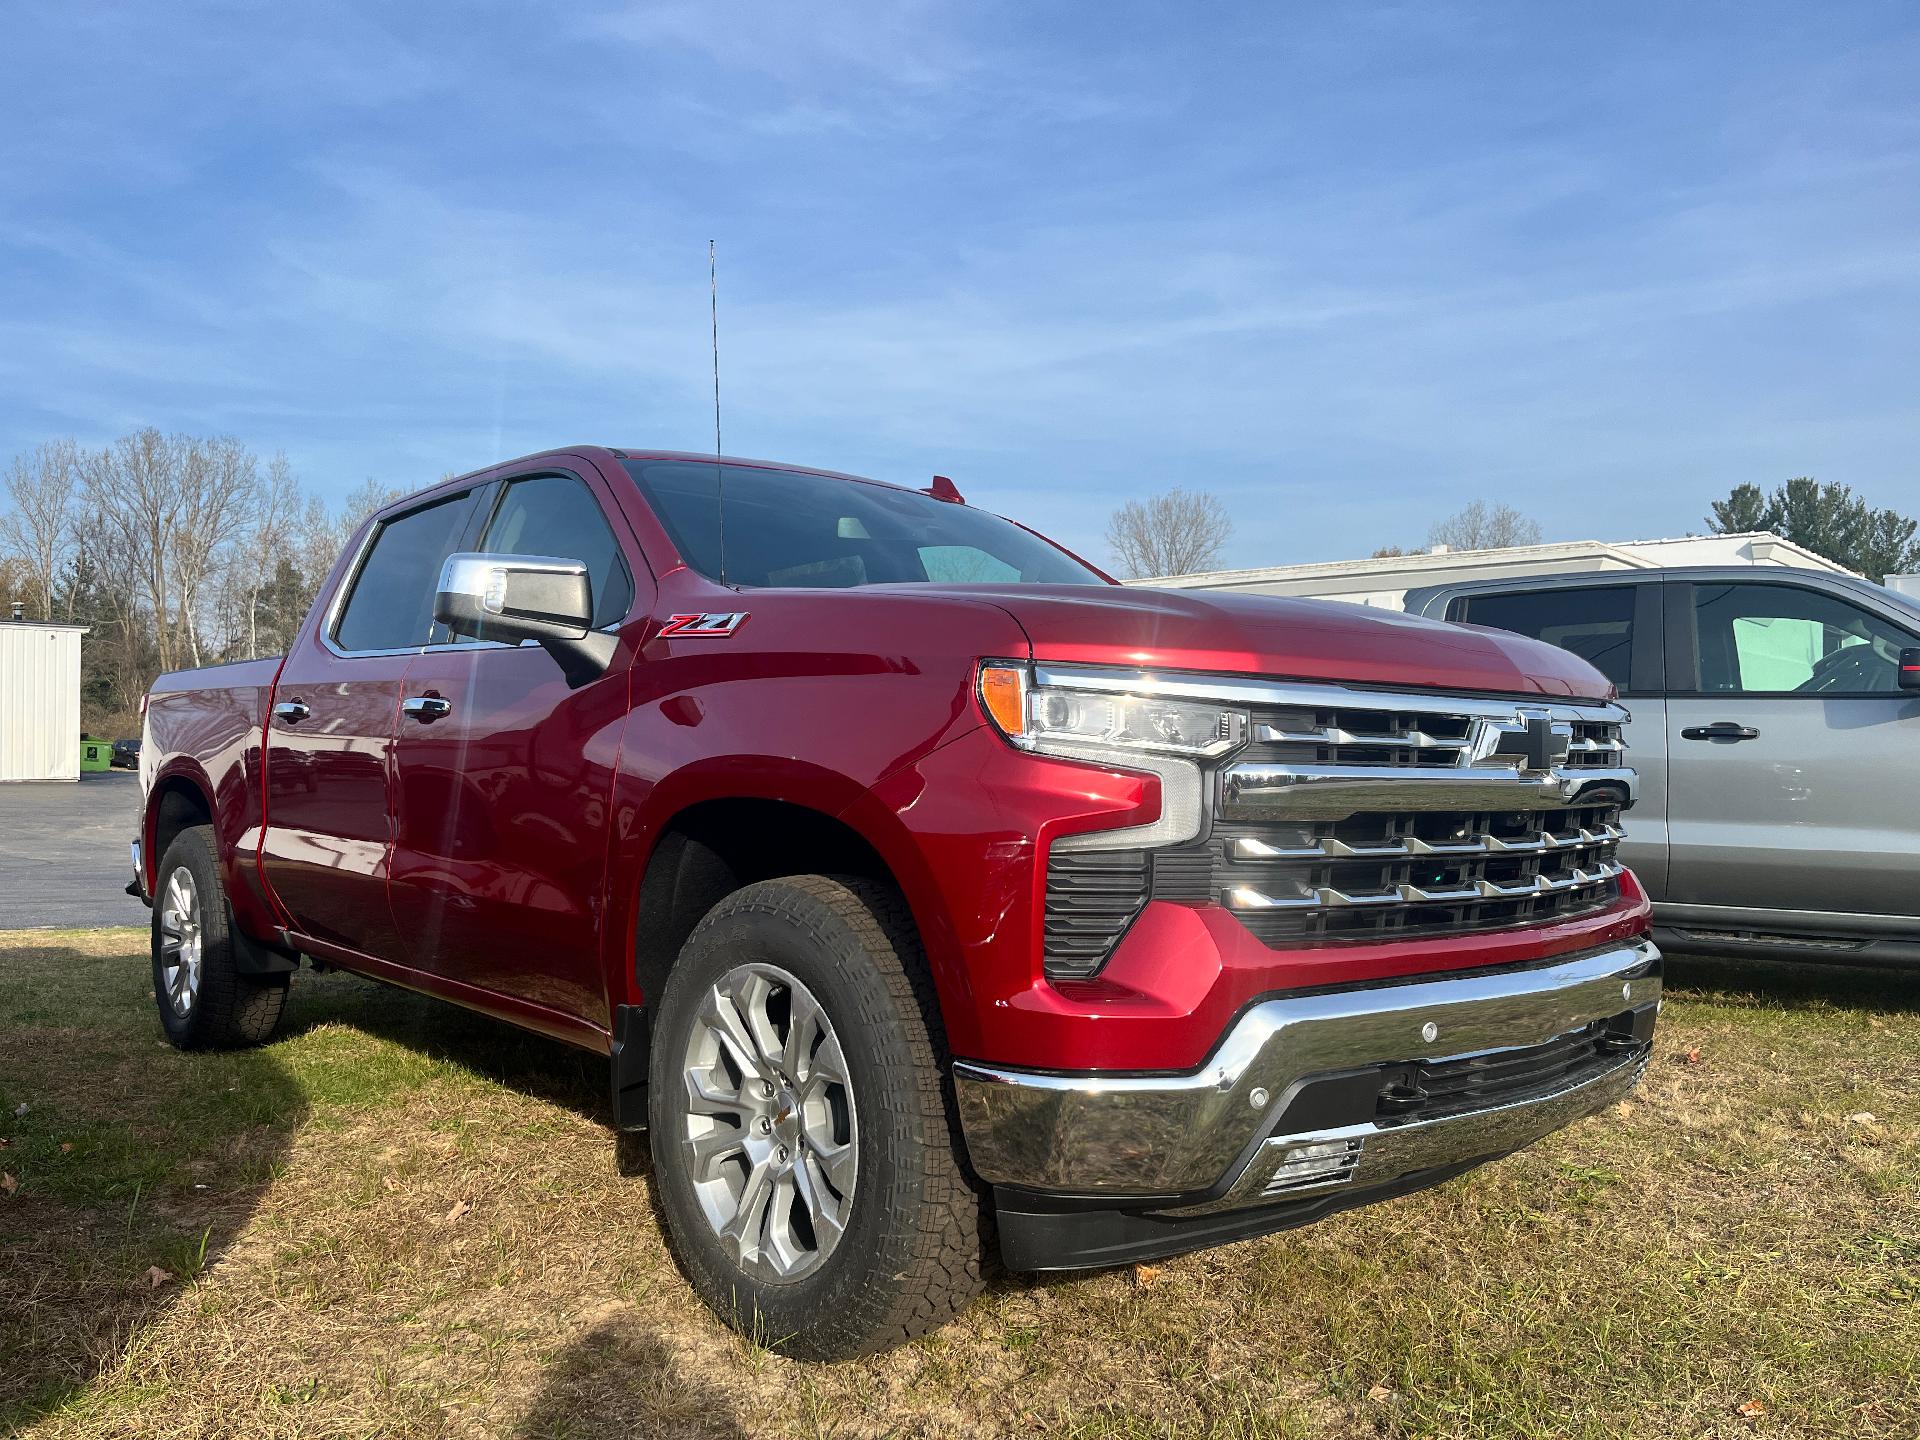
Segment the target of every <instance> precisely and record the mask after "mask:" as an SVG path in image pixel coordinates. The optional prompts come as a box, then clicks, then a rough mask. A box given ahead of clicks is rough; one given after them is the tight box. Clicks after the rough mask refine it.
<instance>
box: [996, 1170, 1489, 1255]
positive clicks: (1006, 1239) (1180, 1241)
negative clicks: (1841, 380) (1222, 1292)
mask: <svg viewBox="0 0 1920 1440" xmlns="http://www.w3.org/2000/svg"><path fill="white" fill-rule="evenodd" d="M1512 1153H1513V1152H1512V1151H1501V1152H1499V1153H1498V1154H1493V1155H1483V1156H1480V1157H1478V1158H1476V1159H1473V1160H1463V1161H1460V1162H1459V1163H1458V1164H1453V1165H1440V1166H1436V1167H1434V1168H1433V1169H1431V1170H1417V1171H1415V1172H1414V1173H1412V1174H1411V1175H1402V1176H1400V1177H1399V1178H1398V1179H1396V1180H1392V1181H1390V1182H1388V1183H1387V1184H1385V1185H1375V1186H1373V1187H1371V1188H1369V1189H1366V1190H1342V1191H1336V1192H1334V1193H1333V1194H1331V1195H1321V1196H1316V1197H1315V1198H1314V1199H1311V1200H1296V1201H1293V1202H1291V1203H1285V1204H1279V1205H1262V1206H1259V1207H1257V1208H1255V1209H1250V1210H1227V1211H1223V1212H1221V1213H1219V1214H1217V1215H1188V1216H1178V1215H1149V1214H1146V1213H1144V1212H1142V1211H1138V1210H1112V1209H1097V1208H1096V1209H1088V1208H1076V1207H1070V1206H1065V1205H1062V1206H1049V1205H1048V1204H1047V1202H1046V1201H1044V1200H1043V1199H1041V1198H1040V1197H1038V1196H1035V1195H1028V1194H1023V1193H1021V1192H1020V1191H1017V1190H1004V1189H1000V1188H998V1187H996V1188H995V1190H994V1216H995V1221H996V1224H997V1225H998V1227H999V1232H1000V1262H1001V1263H1002V1264H1003V1265H1005V1266H1006V1267H1007V1268H1008V1269H1009V1270H1014V1271H1035V1270H1096V1269H1105V1268H1109V1267H1111V1266H1115V1265H1136V1264H1139V1263H1140V1262H1142V1261H1146V1260H1162V1259H1165V1258H1166V1257H1167V1256H1169V1255H1184V1254H1186V1253H1187V1252H1188V1251H1189V1250H1205V1249H1208V1248H1210V1247H1211V1246H1214V1245H1228V1244H1231V1243H1233V1242H1234V1241H1236V1240H1252V1239H1254V1238H1256V1237H1257V1236H1261V1235H1272V1234H1274V1233H1275V1232H1277V1231H1281V1230H1292V1229H1294V1228H1296V1227H1297V1226H1301V1225H1311V1224H1312V1223H1313V1222H1314V1221H1316V1220H1324V1219H1326V1218H1327V1217H1328V1216H1329V1215H1337V1214H1339V1213H1340V1212H1341V1211H1342V1210H1351V1209H1353V1208H1354V1207H1355V1206H1359V1205H1371V1204H1373V1203H1374V1202H1375V1201H1377V1200H1391V1199H1393V1198H1394V1197H1395V1196H1399V1195H1411V1194H1412V1193H1413V1192H1414V1191H1416V1190H1426V1189H1429V1188H1431V1187H1432V1186H1435V1185H1440V1184H1444V1183H1445V1182H1446V1181H1448V1180H1451V1179H1452V1178H1453V1177H1454V1176H1456V1175H1463V1174H1465V1173H1466V1172H1467V1171H1469V1170H1471V1169H1473V1168H1474V1167H1475V1166H1476V1165H1483V1164H1485V1163H1486V1162H1487V1161H1489V1160H1498V1159H1500V1158H1501V1156H1502V1155H1509V1154H1512Z"/></svg>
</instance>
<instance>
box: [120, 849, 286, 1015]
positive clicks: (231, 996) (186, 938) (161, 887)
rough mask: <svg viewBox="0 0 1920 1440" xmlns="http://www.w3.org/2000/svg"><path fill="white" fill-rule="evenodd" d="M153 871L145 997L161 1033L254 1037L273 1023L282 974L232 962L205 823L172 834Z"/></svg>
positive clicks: (222, 893)
mask: <svg viewBox="0 0 1920 1440" xmlns="http://www.w3.org/2000/svg"><path fill="white" fill-rule="evenodd" d="M156 879H157V884H156V885H155V887H154V897H153V947H152V948H153V998H154V1003H155V1004H156V1005H158V1006H159V1009H160V1024H161V1026H162V1028H164V1029H165V1030H166V1032H167V1039H168V1040H170V1041H172V1042H173V1044H174V1045H176V1046H178V1047H179V1048H180V1049H182V1050H234V1049H239V1048H241V1047H243V1046H247V1045H258V1044H260V1043H261V1042H262V1041H264V1040H266V1039H267V1038H268V1037H269V1036H271V1035H272V1034H273V1031H274V1027H275V1026H277V1025H278V1024H279V1023H280V1012H281V1011H282V1010H283V1009H285V1007H286V1003H287V980H286V977H285V976H265V977H262V976H258V975H249V974H245V973H243V972H242V971H241V970H240V968H239V957H238V954H237V950H238V945H239V940H238V937H237V936H236V935H235V934H234V931H233V915H232V912H231V911H230V910H229V909H228V908H227V892H226V887H225V886H224V885H223V884H222V883H221V880H220V866H219V862H218V860H217V858H216V856H215V853H214V846H213V830H212V828H211V827H210V826H206V825H195V826H192V827H190V828H188V829H185V830H182V831H181V832H180V833H179V834H178V835H176V836H174V838H173V842H172V843H171V844H170V845H168V846H167V853H166V854H165V855H163V856H161V857H160V869H159V871H158V872H157V876H156Z"/></svg>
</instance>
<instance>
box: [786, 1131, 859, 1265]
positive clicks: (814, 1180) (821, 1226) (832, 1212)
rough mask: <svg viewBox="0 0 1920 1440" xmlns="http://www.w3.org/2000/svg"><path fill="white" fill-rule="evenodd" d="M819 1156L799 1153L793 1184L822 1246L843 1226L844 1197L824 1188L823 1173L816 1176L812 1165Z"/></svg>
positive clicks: (833, 1239)
mask: <svg viewBox="0 0 1920 1440" xmlns="http://www.w3.org/2000/svg"><path fill="white" fill-rule="evenodd" d="M819 1163H820V1162H819V1160H818V1158H817V1157H815V1156H814V1155H812V1154H802V1155H801V1157H800V1163H799V1164H798V1165H796V1166H794V1167H793V1184H794V1188H795V1189H796V1190H797V1191H798V1192H799V1194H800V1202H801V1203H802V1204H803V1205H805V1206H806V1207H807V1219H809V1220H810V1221H812V1222H813V1233H814V1235H815V1237H816V1238H817V1239H818V1240H819V1242H820V1245H821V1246H822V1248H825V1247H827V1246H830V1245H832V1244H833V1242H834V1241H836V1240H838V1239H839V1238H840V1236H841V1234H842V1233H843V1232H844V1231H845V1229H846V1224H845V1222H843V1221H842V1220H841V1218H840V1211H841V1207H842V1206H843V1205H844V1204H845V1203H846V1202H845V1200H844V1199H842V1198H838V1197H836V1196H834V1195H833V1194H832V1193H831V1192H830V1191H829V1190H828V1189H827V1182H826V1179H825V1178H824V1176H816V1175H815V1174H814V1170H815V1168H816V1167H817V1166H818V1165H819Z"/></svg>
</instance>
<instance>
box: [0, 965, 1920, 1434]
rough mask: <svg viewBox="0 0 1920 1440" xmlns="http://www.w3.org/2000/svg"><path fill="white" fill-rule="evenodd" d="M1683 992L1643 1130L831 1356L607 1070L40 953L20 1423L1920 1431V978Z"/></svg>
mask: <svg viewBox="0 0 1920 1440" xmlns="http://www.w3.org/2000/svg"><path fill="white" fill-rule="evenodd" d="M1675 982H1676V984H1675V988H1674V989H1673V990H1672V991H1670V995H1671V996H1672V998H1671V1000H1670V1003H1669V1005H1668V1007H1667V1012H1666V1015H1665V1016H1664V1018H1663V1021H1662V1035H1661V1040H1660V1045H1659V1050H1658V1053H1657V1055H1656V1058H1655V1062H1654V1064H1653V1066H1652V1068H1651V1070H1650V1072H1649V1077H1648V1080H1647V1082H1646V1084H1645V1085H1644V1086H1643V1087H1642V1089H1641V1091H1640V1093H1639V1094H1637V1095H1636V1096H1635V1098H1634V1099H1633V1100H1632V1101H1631V1102H1630V1103H1629V1105H1628V1106H1626V1107H1623V1108H1622V1110H1621V1111H1617V1112H1610V1113H1608V1114H1606V1115H1603V1116H1599V1117H1596V1118H1594V1119H1593V1120H1590V1121H1587V1122H1583V1123H1582V1124H1581V1125H1579V1126H1577V1127H1575V1128H1574V1129H1572V1130H1570V1131H1568V1132H1566V1133H1564V1134H1562V1135H1559V1136H1555V1137H1552V1138H1551V1139H1549V1140H1548V1141H1546V1142H1543V1143H1542V1144H1541V1145H1539V1146H1536V1147H1534V1148H1533V1149H1532V1150H1529V1151H1527V1152H1524V1153H1523V1154H1521V1155H1519V1156H1516V1157H1514V1158H1512V1159H1510V1160H1508V1161H1505V1162H1502V1163H1500V1164H1498V1165H1495V1166H1491V1167H1486V1168H1483V1169H1481V1170H1479V1171H1476V1172H1474V1173H1473V1174H1471V1175H1468V1176H1465V1177H1462V1178H1461V1179H1459V1180H1456V1181H1454V1182H1452V1183H1450V1184H1448V1185H1446V1186H1443V1187H1441V1188H1440V1189H1438V1190H1436V1191H1433V1192H1429V1193H1427V1194H1424V1195H1417V1196H1410V1197H1407V1198H1405V1199H1402V1200H1398V1201H1394V1202H1391V1203H1389V1204H1386V1205H1382V1206H1376V1207H1373V1208H1371V1209H1367V1210H1362V1211H1357V1212H1353V1213H1351V1214H1347V1215H1343V1216H1340V1217H1336V1218H1335V1219H1332V1220H1329V1221H1327V1222H1324V1223H1322V1224H1320V1225H1317V1226H1313V1227H1309V1228H1307V1229H1304V1230H1300V1231H1296V1232H1291V1233H1289V1234H1284V1235H1279V1236H1274V1237H1271V1238H1268V1239H1265V1240H1259V1241H1253V1242H1249V1243H1246V1244H1242V1245H1236V1246H1231V1247H1228V1248H1226V1249H1221V1250H1214V1251H1207V1252H1202V1253H1200V1254H1197V1255H1193V1256H1189V1257H1185V1258H1182V1259H1179V1260H1174V1261H1169V1262H1167V1263H1166V1264H1165V1265H1163V1266H1160V1267H1156V1268H1154V1269H1151V1270H1148V1271H1142V1272H1138V1273H1136V1272H1132V1271H1120V1272H1108V1273H1102V1274H1095V1275H1090V1276H1080V1277H1052V1278H1047V1279H1041V1280H1029V1279H1020V1278H1015V1277H1005V1276H1002V1277H998V1278H997V1279H996V1280H995V1282H994V1285H993V1287H992V1288H991V1289H990V1291H989V1293H988V1294H987V1295H986V1296H985V1297H983V1298H982V1300H981V1301H980V1302H979V1303H978V1304H976V1305H975V1306H974V1307H973V1308H972V1309H971V1310H970V1311H969V1312H968V1313H967V1314H966V1315H965V1316H964V1317H962V1318H961V1320H960V1321H958V1322H957V1323H955V1324H953V1325H950V1326H948V1327H947V1328H946V1329H945V1330H942V1331H940V1332H939V1333H937V1334H935V1335H932V1336H929V1337H927V1338H926V1339H925V1340H923V1341H921V1342H919V1343H918V1344H915V1345H912V1346H908V1347H905V1348H904V1349H902V1350H899V1351H897V1352H894V1353H892V1354H889V1355H885V1356H880V1357H876V1358H874V1359H872V1360H868V1361H862V1362H857V1363H851V1364H846V1365H835V1366H813V1367H809V1366H802V1365H796V1364H794V1363H792V1362H789V1361H787V1360H784V1359H782V1358H781V1357H779V1356H777V1355H773V1354H771V1353H770V1352H768V1351H766V1350H764V1349H761V1348H759V1347H756V1346H753V1345H751V1344H749V1343H747V1342H745V1341H743V1340H741V1339H739V1338H738V1337H737V1336H735V1335H733V1334H732V1333H731V1332H729V1331H727V1330H726V1329H725V1328H724V1327H722V1326H720V1325H718V1324H717V1323H716V1322H714V1321H713V1320H712V1319H711V1318H710V1317H708V1316H707V1315H706V1314H705V1312H704V1311H703V1310H701V1309H700V1307H699V1306H698V1304H697V1303H696V1302H695V1301H694V1300H693V1298H692V1296H691V1294H690V1292H689V1291H688V1290H687V1288H686V1286H685V1284H684V1283H683V1282H682V1281H681V1279H680V1277H679V1276H678V1275H677V1274H676V1273H675V1271H674V1270H673V1268H672V1266H671V1264H670V1263H669V1262H668V1261H667V1259H666V1257H665V1252H664V1249H663V1247H662V1245H661V1240H660V1235H659V1228H658V1221H657V1218H656V1216H655V1214H654V1211H653V1208H652V1205H651V1201H650V1188H649V1181H648V1180H647V1178H646V1177H645V1175H644V1173H640V1172H641V1171H643V1169H644V1167H638V1168H636V1167H635V1166H633V1165H632V1164H628V1165H625V1166H623V1165H621V1164H619V1163H617V1156H619V1155H621V1154H623V1153H624V1154H625V1155H627V1157H628V1158H629V1159H631V1155H632V1147H631V1146H630V1145H629V1146H626V1147H621V1146H616V1144H615V1141H614V1138H613V1137H612V1136H611V1135H610V1134H609V1133H608V1131H607V1130H606V1128H605V1121H606V1101H605V1089H606V1067H605V1062H604V1061H601V1060H598V1059H595V1058H594V1057H591V1056H585V1055H581V1054H579V1053H577V1052H574V1051H571V1050H568V1049H566V1048H565V1047H562V1046H558V1045H555V1044H551V1043H549V1042H546V1041H543V1040H539V1039H537V1038H533V1037H527V1036H522V1035H520V1034H518V1033H517V1032H514V1031H511V1030H508V1029H506V1028H504V1027H501V1026H497V1025H495V1024H493V1023H491V1022H488V1021H485V1020H481V1019H478V1018H476V1017H472V1016H468V1015H465V1014H462V1013H461V1012H458V1011H455V1010H452V1009H448V1008H445V1007H440V1006H436V1005H434V1004H431V1003H430V1002H426V1001H422V1000H419V999H417V998H414V997H411V996H407V995H403V994H400V993H398V992H395V991H391V990H385V989H381V988H379V987H376V986H373V985H371V984H368V983H366V982H363V981H359V980H355V979H352V978H350V977H344V976H337V975H329V976H323V977H315V976H312V975H307V974H303V975H301V976H300V977H299V978H298V979H297V980H296V982H295V989H294V994H293V999H292V1001H291V1003H290V1005H289V1011H288V1016H287V1023H286V1027H285V1029H284V1032H283V1034H282V1037H281V1038H280V1039H278V1040H276V1041H275V1043H273V1044H272V1045H269V1046H266V1047H263V1048H261V1049H259V1050H255V1051H251V1052H247V1053H243V1054H235V1055H182V1054H180V1053H178V1052H176V1051H174V1050H172V1049H171V1048H170V1047H168V1046H166V1045H165V1044H163V1043H162V1042H161V1040H160V1034H159V1027H158V1024H157V1022H156V1021H155V1019H154V1016H153V1013H152V1002H151V999H150V996H149V990H150V981H149V977H148V974H147V969H146V963H145V957H144V943H143V939H142V937H141V936H139V935H137V934H135V933H134V932H128V931H108V932H82V933H74V934H52V935H49V934H46V933H34V934H16V935H12V936H0V1139H4V1140H5V1141H6V1144H5V1146H4V1148H0V1170H3V1171H5V1172H6V1173H7V1174H9V1175H11V1176H13V1177H14V1178H15V1180H16V1182H17V1188H16V1189H15V1191H14V1192H13V1193H12V1194H10V1195H0V1432H8V1433H10V1432H15V1431H17V1432H19V1433H23V1434H28V1435H32V1436H35V1437H48V1440H51V1437H62V1436H77V1435H87V1436H93V1435H120V1434H125V1433H134V1432H137V1433H140V1434H148V1435H201V1434H210V1435H226V1434H271V1435H328V1436H332V1435H375V1434H380V1435H487V1434H501V1435H529V1436H596V1435H615V1434H620V1435H626V1434H633V1433H643V1434H646V1433H654V1434H687V1435H709V1436H731V1435H762V1434H772V1435H815V1434H830V1433H831V1434H839V1433H850V1434H887V1435H895V1434H898V1435H922V1434H926V1435H932V1434H950V1433H974V1434H1009V1433H1023V1434H1024V1433H1036V1434H1054V1435H1063V1436H1087V1437H1095V1436H1100V1437H1106V1436H1116V1437H1117V1436H1163V1435H1168V1436H1170V1435H1182V1436H1184V1435H1207V1436H1221V1437H1235V1436H1308V1435H1339V1436H1456V1435H1458V1436H1507V1435H1523V1436H1541V1437H1548V1436H1552V1437H1561V1436H1592V1437H1601V1436H1608V1437H1611V1436H1617V1435H1645V1436H1659V1437H1663V1440H1665V1437H1670V1436H1674V1435H1689V1436H1692V1435H1729V1436H1733V1435H1740V1436H1745V1435H1756V1434H1760V1435H1804V1436H1856V1435H1857V1436H1899V1437H1904V1440H1911V1437H1913V1436H1915V1435H1920V977H1916V976H1902V975H1897V974H1886V973H1882V974H1873V973H1869V972H1856V971H1847V970H1826V971H1821V970H1792V969H1787V968H1784V967H1779V966H1766V967H1749V968H1742V967H1735V966H1731V965H1717V964H1699V963H1696V964H1693V965H1690V966H1682V967H1680V968H1679V969H1678V971H1677V974H1676V976H1675ZM1694 1052H1697V1056H1696V1054H1695V1053H1694ZM22 1106H24V1107H25V1108H24V1110H21V1109H19V1107H22ZM16 1112H17V1113H16ZM1869 1115H1870V1116H1871V1117H1872V1118H1871V1119H1864V1118H1861V1117H1863V1116H1869ZM456 1202H458V1203H459V1204H461V1205H464V1206H466V1207H468V1208H467V1209H466V1210H465V1211H464V1212H463V1213H462V1214H461V1215H460V1217H459V1218H457V1219H454V1220H449V1219H448V1218H447V1217H448V1215H449V1212H450V1211H452V1210H454V1209H455V1208H456ZM156 1265H157V1266H159V1267H160V1268H161V1269H162V1270H164V1271H167V1272H169V1273H170V1275H171V1276H172V1278H170V1279H168V1280H166V1281H165V1282H164V1283H162V1284H161V1285H159V1286H158V1287H154V1286H152V1285H150V1284H149V1283H148V1281H147V1279H146V1278H145V1277H146V1276H147V1273H148V1267H149V1266H156ZM1743 1405H1745V1406H1747V1407H1748V1411H1747V1413H1742V1411H1741V1410H1740V1408H1739V1407H1741V1406H1743ZM1755 1406H1758V1407H1760V1408H1759V1409H1758V1410H1755V1409H1754V1408H1753V1407H1755Z"/></svg>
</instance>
